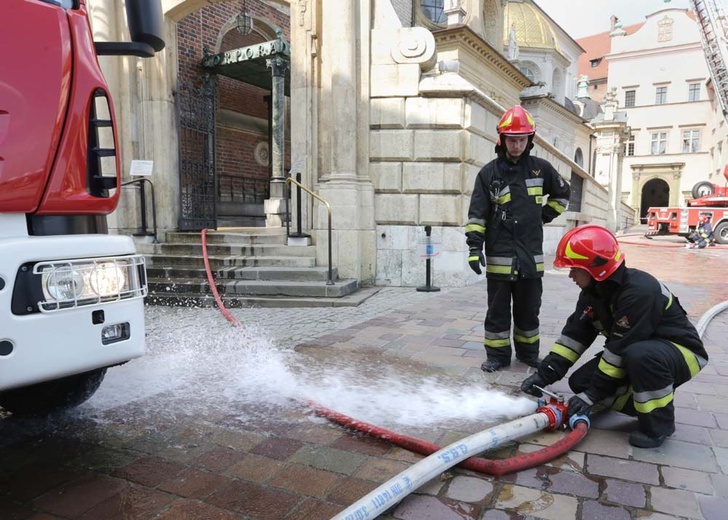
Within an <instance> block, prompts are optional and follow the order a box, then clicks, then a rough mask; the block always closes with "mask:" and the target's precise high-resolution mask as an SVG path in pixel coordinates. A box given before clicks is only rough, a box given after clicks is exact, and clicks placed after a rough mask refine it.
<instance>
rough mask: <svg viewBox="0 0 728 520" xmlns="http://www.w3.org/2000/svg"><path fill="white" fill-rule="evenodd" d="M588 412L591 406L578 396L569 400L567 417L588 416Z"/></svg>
mask: <svg viewBox="0 0 728 520" xmlns="http://www.w3.org/2000/svg"><path fill="white" fill-rule="evenodd" d="M590 412H591V405H590V404H589V403H587V402H586V401H585V400H584V399H582V398H581V397H579V396H578V395H575V396H574V397H572V398H571V399H569V409H568V410H567V412H566V415H568V416H569V417H571V416H572V415H589V413H590Z"/></svg>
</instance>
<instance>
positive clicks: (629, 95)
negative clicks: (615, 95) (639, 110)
mask: <svg viewBox="0 0 728 520" xmlns="http://www.w3.org/2000/svg"><path fill="white" fill-rule="evenodd" d="M635 94H636V91H634V90H626V91H625V92H624V106H625V107H633V106H634V98H635Z"/></svg>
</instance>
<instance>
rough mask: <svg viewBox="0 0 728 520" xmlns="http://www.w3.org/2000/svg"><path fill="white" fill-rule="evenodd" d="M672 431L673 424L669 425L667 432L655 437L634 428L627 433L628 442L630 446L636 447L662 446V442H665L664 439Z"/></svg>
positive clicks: (673, 430) (673, 429)
mask: <svg viewBox="0 0 728 520" xmlns="http://www.w3.org/2000/svg"><path fill="white" fill-rule="evenodd" d="M673 433H675V425H674V424H673V425H672V426H671V427H670V429H669V430H668V431H667V433H665V434H663V435H658V436H657V437H650V436H649V435H647V434H646V433H644V432H642V431H640V430H635V431H633V432H632V433H630V434H629V443H630V444H631V445H632V446H636V447H638V448H657V447H658V446H662V443H663V442H665V439H667V438H668V437H669V436H670V435H672V434H673Z"/></svg>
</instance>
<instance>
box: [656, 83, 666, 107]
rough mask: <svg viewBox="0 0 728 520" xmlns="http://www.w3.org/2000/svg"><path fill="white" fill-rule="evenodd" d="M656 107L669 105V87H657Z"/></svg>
mask: <svg viewBox="0 0 728 520" xmlns="http://www.w3.org/2000/svg"><path fill="white" fill-rule="evenodd" d="M655 105H667V86H666V85H661V86H659V87H655Z"/></svg>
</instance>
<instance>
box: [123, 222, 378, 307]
mask: <svg viewBox="0 0 728 520" xmlns="http://www.w3.org/2000/svg"><path fill="white" fill-rule="evenodd" d="M285 233H286V230H285V229H271V228H260V227H251V228H235V229H231V230H224V231H209V232H208V233H207V254H208V259H209V262H210V269H211V270H212V273H213V276H214V278H215V285H216V287H217V290H218V293H219V294H220V296H221V298H222V299H223V302H224V304H225V306H227V307H231V308H234V307H326V306H336V307H338V306H356V305H358V304H359V303H361V302H362V301H363V300H364V299H366V298H368V297H369V296H371V294H373V293H374V292H373V291H372V289H361V290H360V289H359V283H358V282H357V280H347V279H343V280H342V279H339V278H338V270H337V269H336V268H333V269H332V279H333V281H334V284H333V285H331V284H327V279H328V266H323V267H322V266H317V265H316V249H315V247H314V246H310V245H304V246H288V245H286V234H285ZM137 250H138V251H139V252H140V253H142V254H144V255H145V257H146V259H147V277H148V283H149V295H148V296H147V303H149V304H153V305H185V306H212V305H214V304H215V299H214V296H213V294H212V290H211V288H210V285H209V283H208V281H207V274H206V272H205V263H204V258H203V254H202V237H201V235H200V233H199V232H169V233H167V236H166V242H164V243H157V244H149V243H138V244H137Z"/></svg>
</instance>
